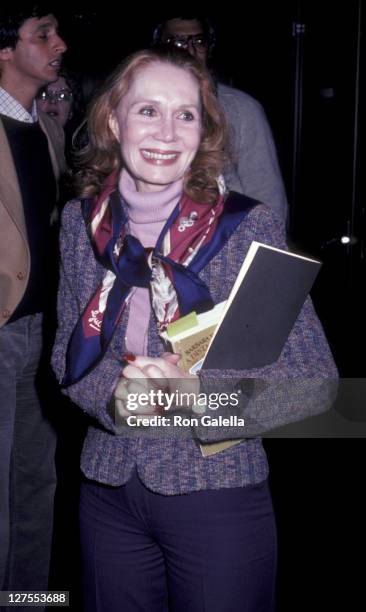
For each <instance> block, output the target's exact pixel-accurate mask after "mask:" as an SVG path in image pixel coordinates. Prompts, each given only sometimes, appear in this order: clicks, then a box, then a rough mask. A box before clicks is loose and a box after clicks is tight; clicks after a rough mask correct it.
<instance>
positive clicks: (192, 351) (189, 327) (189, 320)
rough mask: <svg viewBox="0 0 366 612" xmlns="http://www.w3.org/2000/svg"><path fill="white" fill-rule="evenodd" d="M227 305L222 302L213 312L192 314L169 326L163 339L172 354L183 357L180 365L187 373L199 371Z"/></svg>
mask: <svg viewBox="0 0 366 612" xmlns="http://www.w3.org/2000/svg"><path fill="white" fill-rule="evenodd" d="M225 303H226V302H220V304H216V306H215V307H214V308H212V310H209V311H208V312H204V313H202V314H199V315H197V314H196V313H195V312H191V313H189V314H188V315H186V316H185V317H181V318H180V319H178V321H174V322H173V323H170V324H169V325H168V327H167V331H166V332H165V333H164V334H163V337H164V339H165V341H166V342H167V343H168V344H169V345H170V348H171V350H172V352H173V353H179V354H180V355H181V359H180V361H179V364H178V365H179V367H181V368H182V370H184V371H185V372H189V373H191V374H192V373H195V372H196V371H198V370H199V368H200V366H201V364H202V361H203V358H204V357H205V355H206V353H207V349H208V347H209V344H210V342H211V338H212V336H213V334H214V331H215V329H216V326H217V324H218V322H219V321H220V319H221V316H222V313H223V311H224V308H225Z"/></svg>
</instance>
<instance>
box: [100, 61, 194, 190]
mask: <svg viewBox="0 0 366 612" xmlns="http://www.w3.org/2000/svg"><path fill="white" fill-rule="evenodd" d="M164 83H169V84H170V87H169V89H166V88H165V87H164ZM200 107H201V104H200V95H199V86H198V82H197V79H196V78H195V77H193V76H192V75H191V74H189V73H188V72H185V71H184V70H183V69H182V68H178V67H175V66H172V65H170V64H164V63H163V62H155V63H154V64H150V65H148V66H146V67H144V68H141V69H140V71H139V78H138V79H136V78H135V79H134V80H133V81H132V83H131V86H130V88H129V90H128V93H127V94H126V95H125V96H124V97H123V98H122V100H121V102H120V103H119V105H118V107H117V109H116V110H115V111H114V112H113V113H112V115H111V118H110V121H109V126H110V128H111V130H112V132H113V134H114V135H115V137H116V138H117V140H118V141H119V142H120V144H121V153H122V158H123V160H124V163H125V164H126V167H127V169H128V170H129V172H130V174H131V175H132V176H133V178H134V180H135V181H136V185H137V189H138V191H160V190H161V189H162V186H164V185H169V184H170V183H172V182H174V181H177V180H178V179H181V178H183V177H184V176H185V174H186V172H187V171H188V169H189V167H190V164H191V162H192V161H193V159H194V157H195V155H196V152H197V149H198V147H199V144H200V140H201V108H200Z"/></svg>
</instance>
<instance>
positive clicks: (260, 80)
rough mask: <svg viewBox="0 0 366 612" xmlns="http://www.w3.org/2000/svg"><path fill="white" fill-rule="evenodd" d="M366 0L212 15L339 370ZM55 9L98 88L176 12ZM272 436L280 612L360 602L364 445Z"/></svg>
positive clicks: (360, 238) (356, 226) (356, 201)
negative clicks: (310, 265)
mask: <svg viewBox="0 0 366 612" xmlns="http://www.w3.org/2000/svg"><path fill="white" fill-rule="evenodd" d="M362 4H363V3H362V2H361V0H360V1H358V0H339V1H338V3H337V4H335V3H334V2H332V1H330V0H318V1H317V2H312V1H305V0H304V1H296V0H294V1H284V2H264V1H260V0H257V1H256V2H255V3H246V2H242V3H237V2H236V3H234V2H224V3H222V6H221V7H220V8H218V9H215V10H212V9H211V8H210V10H208V11H207V12H206V13H205V14H206V15H207V16H208V17H210V19H211V21H212V23H213V25H214V27H215V28H216V33H217V47H216V52H215V56H214V61H215V65H216V68H217V70H218V73H219V74H220V76H221V78H222V79H225V80H226V81H227V82H228V83H229V84H231V85H233V86H235V87H238V88H240V89H243V90H245V91H247V92H248V93H250V94H252V95H253V96H254V97H256V98H257V99H258V100H259V101H260V102H261V103H262V104H263V106H264V108H265V110H266V113H267V115H268V118H269V120H270V123H271V125H272V128H273V131H274V135H275V140H276V144H277V147H278V153H279V158H280V163H281V167H282V171H283V175H284V179H285V183H286V187H287V192H288V198H289V206H290V225H289V240H290V243H291V244H292V245H293V246H295V247H297V248H299V249H301V250H304V251H305V252H307V253H309V254H312V255H315V256H318V257H320V258H321V259H322V261H323V262H324V265H323V268H322V272H321V274H320V275H319V278H318V280H317V282H316V285H315V287H314V290H313V293H312V295H313V299H314V302H315V305H316V308H317V311H318V314H319V316H320V318H321V320H322V323H323V325H324V327H325V330H326V333H327V336H328V339H329V342H330V344H331V347H332V350H333V353H334V355H335V358H336V362H337V364H338V367H339V369H340V373H341V375H342V376H343V377H364V375H365V365H366V360H365V358H364V346H365V324H364V315H365V312H366V310H365V299H364V296H363V293H364V291H363V286H364V283H365V278H366V276H365V259H364V241H365V219H364V217H365V210H364V207H365V204H364V202H365V183H364V180H363V172H364V159H365V135H364V130H363V127H364V123H365V108H366V107H365V40H364V39H362V37H361V36H360V33H361V31H362V30H364V23H365V12H366V10H364V11H363V14H361V5H362ZM102 7H103V8H102ZM184 7H185V8H184V9H182V10H184V11H185V12H187V13H189V11H190V10H191V7H190V6H189V5H188V4H185V5H184ZM55 8H56V5H55ZM57 8H58V9H59V8H60V7H59V6H58V7H57ZM362 8H363V9H365V7H362ZM179 10H180V8H178V10H177V12H179ZM201 10H203V11H204V10H205V9H204V8H203V7H202V9H201ZM173 12H174V11H173ZM192 12H193V14H194V8H193V9H192ZM55 13H56V10H55ZM58 14H59V16H60V24H61V33H62V34H63V35H64V36H65V38H66V41H67V42H68V44H69V52H68V54H67V58H66V61H67V64H68V65H69V66H70V67H71V68H73V69H74V70H78V71H80V72H81V73H83V74H84V75H85V74H86V75H89V76H90V77H91V78H90V82H92V83H94V85H93V87H95V86H96V85H97V83H98V82H99V80H100V79H101V78H103V76H104V75H105V74H106V73H107V72H108V71H109V70H110V69H112V68H113V67H114V65H115V64H116V63H118V62H119V61H120V60H121V59H123V57H124V56H125V55H126V54H128V53H130V52H132V51H134V50H136V49H138V48H141V47H145V46H147V45H148V43H149V40H150V37H151V32H152V30H153V28H154V25H155V24H156V23H158V22H159V21H160V20H162V19H163V18H164V17H166V16H167V15H169V14H170V13H169V12H167V11H164V10H163V9H160V8H157V9H154V10H153V9H151V8H146V6H145V5H140V4H136V6H129V7H128V11H127V9H126V7H125V5H121V7H120V8H119V7H118V6H117V4H116V3H113V4H112V3H111V2H104V3H101V5H100V6H99V8H98V9H92V8H91V7H90V6H88V3H86V2H75V3H74V4H73V8H72V9H71V8H69V7H67V8H65V9H62V6H61V11H60V10H59V12H58ZM342 236H350V237H351V242H352V244H351V246H344V245H342V244H341V242H340V238H341V237H342ZM66 410H68V409H66ZM70 421H71V422H74V423H75V416H74V412H73V411H71V410H70ZM77 428H79V425H78V427H77ZM77 428H76V429H77ZM81 428H82V427H81ZM67 435H68V434H67V432H66V431H65V440H67V444H66V446H67V451H66V449H65V448H62V447H61V449H60V451H59V465H60V466H61V468H60V483H61V484H60V490H59V503H58V510H57V516H56V518H57V523H56V524H57V526H58V527H57V529H56V540H55V561H54V567H53V580H54V584H55V588H71V589H72V596H73V600H74V607H73V608H72V609H74V610H78V609H80V608H79V606H80V603H79V600H78V597H79V586H78V585H79V579H80V577H79V569H78V552H77V548H76V547H75V544H73V542H75V541H76V538H77V527H76V524H77V523H76V518H75V503H76V502H75V500H76V498H77V483H75V482H73V478H72V476H71V477H70V474H74V473H75V471H76V470H77V467H76V466H77V462H78V452H79V441H78V439H77V437H74V440H72V436H70V434H69V439H68V437H67ZM70 441H71V442H72V443H71V442H70ZM265 445H266V449H267V451H268V455H269V461H270V466H271V488H272V493H273V499H274V505H275V512H276V516H277V524H278V536H279V568H278V569H279V573H278V612H285V611H287V610H288V611H290V610H291V612H295V611H296V612H299V611H302V610H309V609H312V610H315V611H316V610H322V611H323V610H328V609H331V608H332V607H333V606H338V607H340V606H344V607H345V609H347V610H359V609H363V608H364V607H365V603H364V599H365V598H364V593H363V588H362V584H363V576H362V574H361V571H363V569H364V564H363V563H362V561H361V563H360V565H359V563H358V562H357V561H356V556H359V554H361V559H362V553H363V552H364V550H365V545H366V538H365V527H364V523H365V518H364V517H365V516H366V505H365V501H364V496H363V490H362V489H363V487H364V484H363V483H364V481H365V479H364V472H365V468H364V466H365V443H364V440H362V439H352V440H347V439H335V440H331V439H311V440H306V439H295V440H294V439H293V440H291V439H286V440H285V439H283V440H277V439H276V440H266V441H265ZM65 466H69V467H65ZM68 470H69V472H68ZM70 530H71V531H70ZM67 533H71V536H72V537H68V536H67V535H65V534H67ZM362 566H363V567H362ZM361 567H362V570H361ZM187 612H189V611H187Z"/></svg>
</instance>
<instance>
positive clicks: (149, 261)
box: [53, 46, 335, 612]
mask: <svg viewBox="0 0 366 612" xmlns="http://www.w3.org/2000/svg"><path fill="white" fill-rule="evenodd" d="M88 125H89V135H90V141H89V145H88V148H87V149H86V151H84V152H83V154H82V156H81V169H80V172H79V176H78V185H79V195H80V196H81V199H80V200H72V201H71V202H69V203H68V204H67V205H66V207H65V209H64V213H63V218H62V232H61V255H62V266H61V275H60V288H59V328H58V331H57V337H56V343H55V347H54V352H53V364H54V368H55V371H56V372H57V375H58V377H59V379H60V381H61V383H62V385H63V387H64V390H65V392H66V393H67V394H68V395H69V396H70V398H71V399H72V400H73V402H74V403H75V404H77V405H79V406H80V407H81V408H82V409H83V410H84V411H86V412H87V413H88V414H89V415H90V416H91V417H92V420H91V426H90V429H89V432H88V435H87V438H86V441H85V445H84V449H83V453H82V460H81V467H82V470H83V472H84V474H85V476H86V480H85V482H84V483H83V485H82V490H81V505H80V523H81V543H82V557H83V563H84V594H85V604H84V605H85V610H86V611H87V612H95V611H98V612H118V611H119V610H120V609H121V605H123V609H124V611H125V612H137V610H148V611H149V612H164V611H165V610H167V609H168V607H169V610H171V612H186V611H189V612H198V611H199V612H204V611H208V610H210V611H214V610H215V612H229V611H233V612H234V611H236V610H241V609H243V605H244V606H245V609H246V610H247V612H258V611H259V610H266V612H272V611H273V609H274V578H275V566H276V535H275V524H274V516H273V509H272V504H271V496H270V493H269V488H268V484H267V482H266V479H267V462H266V457H265V453H264V450H263V446H262V444H261V441H260V439H259V437H258V436H259V435H260V434H261V432H262V431H263V430H265V428H266V427H267V428H268V427H270V426H273V427H275V426H276V425H278V424H282V423H284V422H286V419H287V420H288V421H290V420H293V419H294V418H296V417H297V418H301V416H304V415H308V414H312V413H313V412H317V411H320V410H321V409H325V408H326V407H327V406H328V404H329V403H330V402H331V399H332V396H331V392H330V391H328V384H327V382H326V381H324V379H326V378H327V377H328V376H329V377H330V376H335V369H334V364H333V361H332V357H331V355H330V353H329V349H328V346H327V343H326V340H325V338H324V335H323V333H322V330H321V328H320V325H319V322H318V320H317V318H316V315H315V313H314V311H313V309H312V307H311V303H310V302H307V304H306V306H305V307H304V310H303V312H302V314H301V317H299V320H298V321H297V323H296V324H295V326H294V329H293V331H292V332H291V334H290V335H289V337H288V339H287V342H286V346H285V348H284V350H283V353H282V354H281V357H280V358H279V359H278V361H277V362H275V363H273V364H270V365H269V366H267V367H266V368H262V369H256V370H255V371H253V370H246V369H245V368H244V367H243V360H242V359H241V357H240V358H239V359H238V363H237V367H236V369H235V370H222V372H221V373H220V371H218V370H205V371H204V372H199V373H198V374H197V375H193V374H189V373H186V372H185V371H183V369H182V368H181V367H180V355H177V354H172V353H167V352H165V350H164V349H165V345H164V343H163V337H164V331H165V330H166V328H167V325H168V324H169V323H170V322H171V321H176V320H177V319H179V318H180V317H182V316H184V315H186V314H188V313H190V312H191V311H196V312H197V313H200V312H206V311H208V310H210V309H211V308H213V306H214V304H217V303H219V302H221V301H223V300H225V299H227V297H228V295H229V293H230V290H231V288H232V286H233V284H234V282H235V279H236V276H237V274H238V271H239V269H240V267H241V264H242V262H243V259H244V257H245V255H246V253H247V252H248V249H249V246H250V244H251V242H252V241H253V240H257V241H259V242H266V243H267V244H272V245H274V246H276V247H279V248H285V244H284V238H283V234H282V232H281V226H280V225H279V224H278V223H277V221H276V219H274V218H273V217H272V215H271V212H270V210H269V209H268V208H267V207H266V206H264V205H262V204H260V203H258V202H257V201H254V200H251V199H250V198H247V197H246V196H244V195H239V194H233V193H228V192H227V191H226V189H225V186H224V185H223V181H222V180H220V175H221V172H222V168H223V163H224V160H225V143H226V139H225V134H226V128H225V124H224V121H223V119H222V114H221V111H220V109H219V106H218V101H217V98H216V95H215V90H214V88H213V86H212V82H211V79H210V77H209V75H208V73H207V71H206V69H205V67H204V66H203V64H202V63H198V62H197V60H196V59H194V58H193V57H192V56H191V55H190V54H188V53H187V52H186V51H185V50H184V49H183V50H182V49H177V48H175V47H169V46H165V47H164V49H158V48H154V49H151V50H147V51H140V52H138V53H136V54H134V55H133V56H131V57H129V58H127V60H126V61H125V62H124V63H123V65H122V66H120V67H119V68H118V69H117V70H116V72H115V73H114V74H113V75H112V77H111V78H110V79H109V80H108V81H107V83H106V85H105V87H104V88H103V90H102V91H101V93H100V94H99V95H98V96H97V98H96V99H95V101H94V103H93V105H92V108H91V110H90V114H89V119H88ZM274 307H275V305H274ZM304 338H305V339H306V341H305V340H304ZM245 350H246V347H243V353H244V352H245ZM220 377H221V379H222V380H221V383H222V384H224V388H220V387H219V390H220V391H225V393H223V394H221V396H222V397H223V398H225V397H226V398H227V397H228V393H226V392H228V391H229V390H230V392H231V391H232V390H235V389H237V387H236V385H237V382H238V381H240V384H241V383H243V384H244V382H243V381H246V379H248V378H249V379H251V381H250V383H251V384H249V386H248V389H249V390H247V388H246V387H245V386H244V392H243V393H242V394H240V390H241V388H239V392H238V394H237V395H238V396H240V400H238V402H237V404H236V406H237V409H238V411H239V416H242V415H243V416H245V419H244V418H236V416H237V415H235V414H233V415H230V409H229V408H228V409H227V410H226V411H225V409H224V407H225V406H227V403H226V404H225V402H224V403H223V405H222V406H219V407H218V411H219V413H220V410H224V411H223V414H218V415H217V418H215V419H212V423H211V420H210V419H208V417H207V415H206V417H205V419H204V420H203V421H201V420H200V418H198V417H197V415H196V416H195V417H194V418H193V419H191V418H190V417H192V416H193V415H192V412H191V411H192V409H194V408H195V405H194V404H195V401H194V399H192V398H195V397H197V396H198V394H199V395H201V393H202V394H203V395H205V396H207V391H214V392H215V393H214V394H211V393H210V395H209V396H208V397H209V398H212V400H213V397H212V395H214V397H215V398H217V396H218V394H217V393H216V391H217V390H218V388H217V386H215V385H217V384H218V383H220V380H219V379H220ZM261 377H263V378H264V379H266V380H264V381H262V380H260V379H261ZM286 377H289V378H293V377H297V379H300V380H301V381H302V380H303V379H306V380H307V379H309V380H310V382H311V384H312V393H308V392H307V389H308V386H307V385H306V384H304V385H303V387H301V389H303V390H302V392H301V394H300V396H298V395H297V396H296V397H295V398H294V399H293V400H292V396H291V397H290V396H289V395H287V394H286V393H285V392H283V393H282V394H281V393H279V392H278V390H277V387H276V383H277V385H279V386H280V385H281V381H282V385H283V381H284V379H286ZM256 378H258V379H259V381H258V385H257V381H256ZM277 378H278V379H280V380H279V382H277V380H276V379H277ZM313 379H314V380H313ZM252 383H253V384H252ZM263 383H264V384H263ZM225 385H226V386H225ZM289 387H291V389H292V387H293V385H289ZM155 394H156V395H157V396H158V397H159V398H172V397H173V398H174V401H172V402H170V405H169V412H171V413H172V415H173V418H172V417H170V418H165V417H162V412H161V411H162V409H165V410H164V413H165V412H166V404H164V401H165V400H162V403H160V399H159V401H158V402H156V401H155V399H154V398H155ZM187 397H188V398H191V399H189V400H186V401H183V402H182V399H183V398H187ZM136 398H137V399H138V401H137V402H136V403H137V406H136V405H134V406H132V405H131V400H134V399H136ZM317 398H321V401H320V400H319V399H317ZM248 402H249V405H250V409H249V413H250V415H251V416H250V418H249V423H251V424H252V425H251V429H250V430H248V432H247V431H246V430H245V429H244V431H242V428H243V427H244V424H245V423H246V422H247V419H246V414H247V412H246V411H247V409H248ZM312 402H314V403H312ZM319 402H320V404H321V406H320V407H319ZM131 410H133V414H134V415H135V417H134V418H131ZM266 411H269V413H270V415H271V417H270V418H268V420H266V419H264V418H262V417H263V415H264V413H266V414H267V412H266ZM244 412H245V415H244ZM257 413H258V414H259V415H260V418H259V419H258V415H257ZM294 415H295V416H294ZM224 416H228V417H230V418H223V417H224ZM159 417H160V418H159ZM175 417H176V418H175ZM207 421H210V422H209V423H208V422H207ZM186 424H187V425H188V426H187V427H186ZM164 427H166V428H167V429H168V431H167V432H162V429H164ZM227 429H229V432H230V434H229V436H228V434H227ZM182 430H184V431H182ZM191 430H193V431H191ZM146 431H147V433H148V435H147V436H145V435H144V434H145V433H146ZM164 433H167V435H164ZM247 433H248V435H247ZM190 434H192V436H191V435H190ZM194 437H196V438H199V440H200V442H201V443H202V444H204V443H205V442H206V443H208V442H210V441H211V442H212V441H214V440H217V441H223V440H225V438H227V437H229V438H230V437H231V438H232V437H234V438H238V437H240V438H244V440H242V441H241V442H240V443H238V444H235V445H234V446H231V447H230V448H229V449H227V450H223V451H222V452H218V453H217V454H213V453H212V452H211V453H210V454H209V455H208V456H206V455H204V453H201V450H200V448H201V447H200V445H199V444H196V440H194V439H193V438H194ZM210 450H211V451H212V446H211V448H210ZM121 602H123V604H121ZM243 602H245V603H243Z"/></svg>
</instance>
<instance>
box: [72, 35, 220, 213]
mask: <svg viewBox="0 0 366 612" xmlns="http://www.w3.org/2000/svg"><path fill="white" fill-rule="evenodd" d="M154 62H164V63H168V64H171V65H173V66H176V67H179V68H182V69H183V70H186V71H188V72H189V73H190V74H191V75H192V76H193V77H194V78H195V79H196V81H197V83H198V86H199V90H200V99H201V107H202V111H201V113H202V117H201V120H202V136H201V142H200V146H199V148H198V151H197V153H196V155H195V158H194V160H193V162H192V164H191V167H190V169H189V171H188V172H187V174H186V176H185V179H184V191H185V193H186V194H187V195H188V196H190V197H191V198H192V199H193V200H194V201H196V202H201V203H214V202H215V201H216V199H217V196H218V192H219V190H218V184H217V178H218V176H219V175H220V174H221V172H222V168H223V165H224V162H225V156H226V141H227V138H226V134H227V129H226V122H225V118H224V115H223V113H222V111H221V109H220V106H219V103H218V101H217V97H216V94H215V89H214V85H213V82H212V80H211V76H210V74H209V72H208V71H207V70H206V68H205V67H204V66H203V65H201V64H200V63H199V62H197V61H196V60H195V59H194V58H193V57H192V56H191V55H190V54H189V53H187V52H186V51H184V50H181V49H176V48H174V47H173V48H171V47H167V46H166V45H164V46H162V47H154V48H153V49H147V50H142V51H138V52H136V53H134V54H132V55H130V56H129V57H128V58H127V59H126V60H125V61H124V62H123V63H122V64H120V65H119V66H118V67H117V69H116V70H115V71H114V72H113V73H112V75H111V76H110V77H109V78H108V79H107V81H106V83H105V84H104V86H103V87H102V88H101V90H100V91H99V93H98V95H97V97H96V98H95V100H94V101H93V102H92V104H91V107H90V110H89V113H88V131H89V142H88V144H87V146H86V147H85V148H84V149H83V150H82V151H81V152H80V153H79V154H78V167H79V171H78V172H77V173H76V177H75V185H76V189H77V192H78V195H80V196H82V197H92V196H95V195H98V194H99V193H100V191H101V188H102V185H103V182H104V180H105V178H106V177H107V176H109V175H110V174H111V173H112V172H113V171H119V170H120V169H122V167H123V160H122V158H121V152H120V144H119V142H118V141H117V139H116V137H115V136H114V135H113V133H112V131H111V129H110V127H109V119H110V116H111V114H112V112H113V111H114V110H115V109H116V108H117V106H118V105H119V103H120V101H121V99H122V98H123V97H124V96H125V95H126V93H127V92H128V90H129V87H130V85H131V83H132V80H133V79H134V78H135V76H136V74H138V71H139V70H141V69H142V68H144V67H146V66H148V65H150V64H152V63H154Z"/></svg>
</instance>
